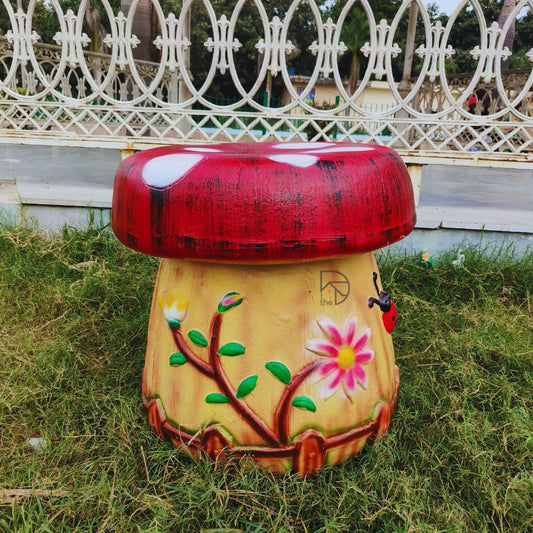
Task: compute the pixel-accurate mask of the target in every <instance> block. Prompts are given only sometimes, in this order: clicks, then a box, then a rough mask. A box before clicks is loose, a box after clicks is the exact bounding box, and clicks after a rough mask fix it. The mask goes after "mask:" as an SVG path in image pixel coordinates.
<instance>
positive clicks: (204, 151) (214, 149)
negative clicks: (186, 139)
mask: <svg viewBox="0 0 533 533" xmlns="http://www.w3.org/2000/svg"><path fill="white" fill-rule="evenodd" d="M185 150H187V151H188V152H202V153H208V152H209V153H211V152H215V153H218V152H220V150H217V149H216V148H205V147H195V146H191V147H189V148H185Z"/></svg>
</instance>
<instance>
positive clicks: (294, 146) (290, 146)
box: [273, 143, 331, 150]
mask: <svg viewBox="0 0 533 533" xmlns="http://www.w3.org/2000/svg"><path fill="white" fill-rule="evenodd" d="M330 144H331V143H279V144H276V145H274V146H273V148H278V149H279V150H309V149H311V148H320V147H322V146H329V145H330Z"/></svg>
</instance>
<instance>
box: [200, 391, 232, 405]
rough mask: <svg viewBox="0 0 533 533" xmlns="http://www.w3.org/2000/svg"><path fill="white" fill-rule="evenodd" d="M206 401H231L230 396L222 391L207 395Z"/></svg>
mask: <svg viewBox="0 0 533 533" xmlns="http://www.w3.org/2000/svg"><path fill="white" fill-rule="evenodd" d="M205 401H206V403H229V398H228V397H227V396H226V395H225V394H222V393H220V392H212V393H211V394H208V395H207V396H206V397H205Z"/></svg>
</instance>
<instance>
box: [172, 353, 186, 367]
mask: <svg viewBox="0 0 533 533" xmlns="http://www.w3.org/2000/svg"><path fill="white" fill-rule="evenodd" d="M168 362H169V363H170V366H179V365H184V364H185V363H186V362H187V358H186V357H185V356H184V355H183V354H182V353H181V352H176V353H173V354H172V355H171V356H170V359H169V361H168Z"/></svg>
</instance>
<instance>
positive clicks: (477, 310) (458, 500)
mask: <svg viewBox="0 0 533 533" xmlns="http://www.w3.org/2000/svg"><path fill="white" fill-rule="evenodd" d="M464 253H465V255H466V260H465V262H464V264H463V266H462V267H458V268H454V267H453V266H452V263H451V261H452V260H453V259H454V258H455V255H456V254H455V252H453V251H450V253H448V254H444V255H443V256H442V257H439V258H438V260H437V261H436V264H435V267H434V268H433V269H426V268H424V267H422V266H420V265H419V264H418V260H417V258H416V257H401V258H397V257H395V258H393V257H381V258H380V268H381V274H382V278H383V285H384V286H385V287H386V288H387V289H388V290H391V292H392V293H393V296H394V298H395V302H396V305H397V307H398V313H399V322H398V326H397V328H396V330H395V332H394V334H393V338H394V342H395V349H396V359H397V364H398V366H399V367H400V371H401V380H402V381H401V387H400V395H399V400H398V405H397V408H396V412H395V414H394V416H393V418H392V423H391V427H390V430H389V432H388V433H387V435H386V436H385V437H384V438H383V439H382V440H380V441H378V442H377V443H375V444H374V445H373V446H369V447H366V448H365V449H364V450H363V452H362V453H361V454H360V455H359V456H357V457H355V458H353V459H351V460H349V461H347V462H346V463H344V464H342V465H340V466H337V467H333V468H325V469H323V470H322V471H320V472H319V473H318V474H317V475H316V476H315V477H311V478H308V479H305V480H301V479H299V478H298V477H296V476H294V475H286V476H282V477H276V476H273V475H271V474H269V473H267V472H264V471H261V470H259V469H257V468H255V467H254V466H253V465H250V464H246V465H245V464H242V463H239V462H238V461H236V460H232V459H230V460H229V461H228V462H226V463H224V464H216V465H215V464H212V463H210V462H209V461H207V460H193V459H191V458H189V457H187V456H184V455H182V454H180V453H177V452H176V451H175V450H174V449H173V447H172V446H171V445H169V444H167V443H162V442H160V441H159V440H158V439H157V438H156V437H155V436H154V434H153V433H152V431H151V429H150V428H149V426H148V423H147V420H146V417H145V413H144V411H143V408H142V404H141V400H140V376H141V371H142V367H143V359H144V347H145V341H146V329H147V321H148V313H149V307H150V300H151V296H152V289H153V283H154V280H155V276H156V270H157V266H158V261H157V260H156V259H154V258H150V257H146V256H143V255H140V254H137V253H135V252H132V251H130V250H128V249H126V248H124V247H123V246H122V245H120V244H119V243H117V242H116V240H115V239H114V237H113V236H112V235H110V234H109V233H102V232H99V231H98V230H96V229H89V230H88V231H85V232H77V231H74V230H68V231H67V230H65V231H64V234H63V235H62V236H61V237H57V238H53V239H51V240H46V239H44V238H42V237H40V236H39V235H37V234H35V233H32V232H31V231H30V230H28V229H19V228H9V227H1V228H0V265H1V269H0V303H1V307H0V408H1V414H0V531H5V532H12V531H13V532H19V531H21V532H22V531H24V532H31V533H34V532H40V531H53V532H56V531H113V532H129V531H135V532H136V531H143V532H144V531H152V532H164V531H165V532H166V531H171V532H181V531H193V532H200V531H210V530H218V531H233V530H235V531H243V532H262V531H273V532H285V531H287V532H293V531H294V532H300V531H301V532H305V531H308V532H313V533H315V532H336V531H347V532H356V531H376V532H404V531H405V532H407V531H409V532H415V531H424V532H425V531H431V532H433V531H435V532H436V531H457V532H463V531H469V532H470V531H472V532H482V531H501V532H519V533H522V532H525V531H527V530H529V531H531V530H532V529H533V453H532V452H533V424H532V407H533V406H532V403H533V402H532V398H533V394H532V392H533V376H532V371H533V364H532V363H533V320H532V317H533V302H532V288H533V254H531V253H527V254H526V255H525V256H522V257H514V256H513V254H512V253H511V252H510V251H509V250H508V249H507V250H502V249H500V250H497V251H494V250H493V251H491V250H484V251H479V249H473V248H466V249H465V251H464ZM33 437H42V438H44V439H45V440H46V443H47V446H46V448H45V449H44V451H42V452H41V453H38V452H36V451H35V450H32V449H31V447H30V446H29V445H28V440H29V439H31V438H33Z"/></svg>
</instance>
